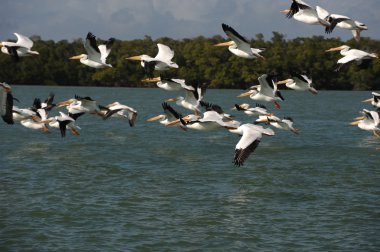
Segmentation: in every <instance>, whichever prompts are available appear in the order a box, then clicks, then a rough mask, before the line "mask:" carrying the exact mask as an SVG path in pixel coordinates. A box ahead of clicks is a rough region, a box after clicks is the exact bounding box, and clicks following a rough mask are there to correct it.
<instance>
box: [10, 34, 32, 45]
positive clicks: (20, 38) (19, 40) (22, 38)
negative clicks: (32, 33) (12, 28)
mask: <svg viewBox="0 0 380 252" xmlns="http://www.w3.org/2000/svg"><path fill="white" fill-rule="evenodd" d="M14 35H16V37H17V42H16V43H17V44H18V45H19V46H22V47H26V48H28V49H30V48H32V46H33V41H32V40H30V38H28V37H26V36H24V35H21V34H19V33H16V32H15V33H14Z"/></svg>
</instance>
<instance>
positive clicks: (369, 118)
mask: <svg viewBox="0 0 380 252" xmlns="http://www.w3.org/2000/svg"><path fill="white" fill-rule="evenodd" d="M361 113H362V114H363V115H364V116H361V117H356V118H355V119H354V120H355V121H353V122H352V123H350V124H351V125H357V126H358V127H359V128H360V129H362V130H367V131H372V133H373V135H374V136H376V137H377V138H379V139H380V135H379V134H378V133H377V131H380V128H379V124H380V115H379V113H380V112H379V111H370V110H367V109H363V110H362V111H361Z"/></svg>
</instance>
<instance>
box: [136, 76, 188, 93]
mask: <svg viewBox="0 0 380 252" xmlns="http://www.w3.org/2000/svg"><path fill="white" fill-rule="evenodd" d="M142 81H143V82H157V87H159V88H162V89H164V90H166V91H181V90H183V89H185V90H189V91H193V90H194V87H192V86H189V85H186V81H185V80H183V79H176V78H164V77H161V76H160V77H156V78H148V79H144V80H142Z"/></svg>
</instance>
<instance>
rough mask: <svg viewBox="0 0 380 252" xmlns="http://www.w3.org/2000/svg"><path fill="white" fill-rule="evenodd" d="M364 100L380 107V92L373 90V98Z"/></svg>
mask: <svg viewBox="0 0 380 252" xmlns="http://www.w3.org/2000/svg"><path fill="white" fill-rule="evenodd" d="M363 102H370V103H371V104H372V106H374V107H376V108H380V93H376V92H372V98H370V99H367V100H364V101H363Z"/></svg>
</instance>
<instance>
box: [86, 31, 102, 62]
mask: <svg viewBox="0 0 380 252" xmlns="http://www.w3.org/2000/svg"><path fill="white" fill-rule="evenodd" d="M84 48H85V49H86V52H87V56H88V58H89V59H90V60H93V61H96V62H101V53H100V50H99V48H98V46H97V45H96V37H95V35H94V34H92V33H91V32H89V33H88V34H87V37H86V41H85V42H84Z"/></svg>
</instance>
